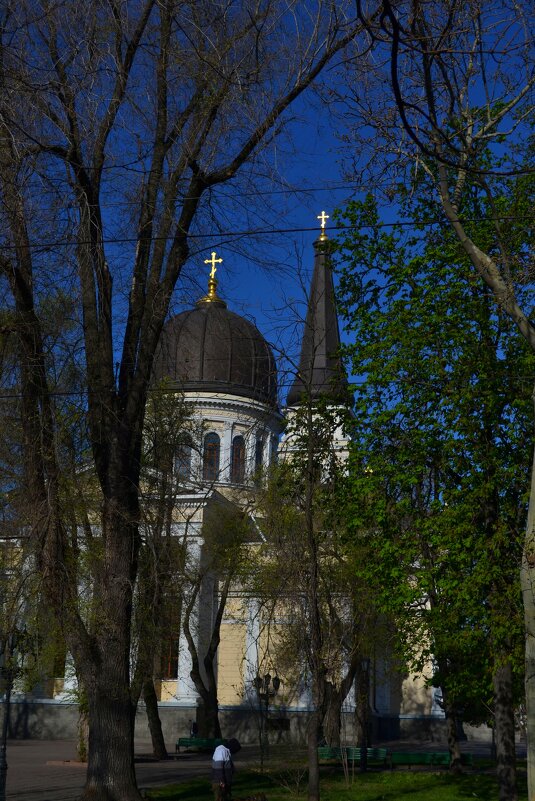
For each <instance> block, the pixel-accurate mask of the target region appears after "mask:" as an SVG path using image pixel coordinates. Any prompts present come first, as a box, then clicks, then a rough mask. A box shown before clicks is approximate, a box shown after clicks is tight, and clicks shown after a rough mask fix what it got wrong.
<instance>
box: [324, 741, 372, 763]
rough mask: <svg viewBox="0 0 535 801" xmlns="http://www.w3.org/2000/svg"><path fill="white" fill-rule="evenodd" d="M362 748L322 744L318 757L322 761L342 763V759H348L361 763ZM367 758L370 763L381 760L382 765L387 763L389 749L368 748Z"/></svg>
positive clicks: (351, 761)
mask: <svg viewBox="0 0 535 801" xmlns="http://www.w3.org/2000/svg"><path fill="white" fill-rule="evenodd" d="M361 753H362V749H361V748H360V747H359V746H354V745H347V746H342V747H339V746H328V745H320V746H319V747H318V759H319V761H320V762H336V763H341V762H342V759H343V758H345V759H347V762H348V763H351V764H358V763H360V758H361ZM366 758H367V761H368V762H369V763H370V764H372V765H373V764H374V763H378V762H380V763H381V764H382V765H386V764H387V760H388V751H387V749H386V748H367V749H366Z"/></svg>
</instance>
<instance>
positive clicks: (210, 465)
mask: <svg viewBox="0 0 535 801" xmlns="http://www.w3.org/2000/svg"><path fill="white" fill-rule="evenodd" d="M220 452H221V442H220V439H219V437H218V436H217V434H214V433H213V432H212V433H211V434H207V435H206V436H205V438H204V448H203V457H202V477H203V479H204V480H205V481H217V479H218V477H219V456H220Z"/></svg>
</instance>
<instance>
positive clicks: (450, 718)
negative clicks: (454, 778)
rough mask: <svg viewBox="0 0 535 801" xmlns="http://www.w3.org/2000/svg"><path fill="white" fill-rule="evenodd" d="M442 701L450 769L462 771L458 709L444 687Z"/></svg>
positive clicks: (456, 771) (455, 771) (457, 771)
mask: <svg viewBox="0 0 535 801" xmlns="http://www.w3.org/2000/svg"><path fill="white" fill-rule="evenodd" d="M442 702H443V707H444V714H445V716H446V736H447V739H448V750H449V752H450V770H451V771H453V772H454V773H460V772H461V749H460V747H459V734H458V733H459V726H458V718H457V713H456V710H455V709H454V706H453V704H452V703H451V702H450V700H449V698H448V694H447V693H446V692H445V691H444V688H442Z"/></svg>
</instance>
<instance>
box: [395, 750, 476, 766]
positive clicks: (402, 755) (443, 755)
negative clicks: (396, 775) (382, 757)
mask: <svg viewBox="0 0 535 801" xmlns="http://www.w3.org/2000/svg"><path fill="white" fill-rule="evenodd" d="M389 762H390V767H391V768H394V767H395V766H396V765H401V766H404V767H408V768H410V767H412V765H423V766H427V765H429V766H434V765H436V766H437V767H446V768H449V766H450V754H449V751H392V753H391V754H390V757H389ZM461 764H462V765H473V757H472V754H461Z"/></svg>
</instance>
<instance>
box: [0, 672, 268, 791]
mask: <svg viewBox="0 0 535 801" xmlns="http://www.w3.org/2000/svg"><path fill="white" fill-rule="evenodd" d="M270 685H271V687H270ZM280 685H281V680H280V679H279V677H278V676H273V678H272V677H271V675H270V674H269V673H266V675H265V676H264V678H262V677H261V676H259V675H256V676H255V678H254V679H253V686H254V688H255V690H256V694H257V696H258V706H259V709H260V769H261V770H263V769H264V748H265V747H266V751H267V743H268V738H267V721H268V717H269V699H270V697H273V696H274V695H276V694H277V693H278V691H279V687H280ZM0 801H1V799H0Z"/></svg>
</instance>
